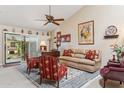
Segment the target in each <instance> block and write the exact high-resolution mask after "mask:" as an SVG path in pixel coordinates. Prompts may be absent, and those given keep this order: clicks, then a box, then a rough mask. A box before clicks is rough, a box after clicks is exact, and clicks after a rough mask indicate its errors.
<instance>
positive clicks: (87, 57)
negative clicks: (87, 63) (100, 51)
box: [85, 50, 96, 60]
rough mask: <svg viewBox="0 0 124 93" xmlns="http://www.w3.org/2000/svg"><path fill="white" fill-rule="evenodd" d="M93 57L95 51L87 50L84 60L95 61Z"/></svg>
mask: <svg viewBox="0 0 124 93" xmlns="http://www.w3.org/2000/svg"><path fill="white" fill-rule="evenodd" d="M95 55H96V50H89V51H88V52H86V55H85V58H86V59H90V60H93V59H95Z"/></svg>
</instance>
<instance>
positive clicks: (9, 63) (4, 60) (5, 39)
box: [4, 33, 25, 64]
mask: <svg viewBox="0 0 124 93" xmlns="http://www.w3.org/2000/svg"><path fill="white" fill-rule="evenodd" d="M7 34H9V35H19V36H23V37H24V43H25V36H24V35H20V34H15V33H4V62H5V64H13V63H20V61H18V62H12V63H6V35H7ZM24 52H25V44H24ZM24 55H25V53H24ZM24 60H25V58H24Z"/></svg>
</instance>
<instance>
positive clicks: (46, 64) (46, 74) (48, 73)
mask: <svg viewBox="0 0 124 93" xmlns="http://www.w3.org/2000/svg"><path fill="white" fill-rule="evenodd" d="M40 60H41V62H40V65H39V67H40V84H41V83H42V80H43V79H47V80H53V81H56V82H57V87H59V81H60V80H61V79H62V78H63V77H64V76H65V75H66V79H67V67H66V66H65V65H64V64H59V63H58V58H56V57H53V56H42V57H41V59H40Z"/></svg>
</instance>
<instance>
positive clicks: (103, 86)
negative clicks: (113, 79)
mask: <svg viewBox="0 0 124 93" xmlns="http://www.w3.org/2000/svg"><path fill="white" fill-rule="evenodd" d="M106 81H107V79H104V86H103V88H105V83H106Z"/></svg>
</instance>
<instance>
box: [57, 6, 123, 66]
mask: <svg viewBox="0 0 124 93" xmlns="http://www.w3.org/2000/svg"><path fill="white" fill-rule="evenodd" d="M123 19H124V6H85V7H84V8H82V9H81V10H80V11H78V12H77V13H76V14H75V15H73V16H72V17H71V18H69V19H68V20H66V21H65V22H64V23H63V24H62V25H61V26H60V27H58V29H56V30H55V32H58V31H61V32H62V34H65V33H67V34H71V37H72V38H71V42H70V43H62V46H61V48H60V49H63V48H80V49H81V48H82V49H83V48H84V49H92V48H93V49H100V50H102V65H105V64H106V62H107V60H108V59H109V58H110V57H111V56H110V55H111V50H110V45H111V44H113V43H118V44H120V43H122V42H123V44H124V20H123ZM90 20H94V36H95V37H94V39H95V40H94V41H95V42H94V45H78V24H79V23H83V22H87V21H90ZM110 25H115V26H116V27H117V29H118V33H119V38H118V39H108V40H107V39H104V38H103V37H104V33H105V29H106V28H107V27H108V26H110ZM55 35H56V33H55Z"/></svg>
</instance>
